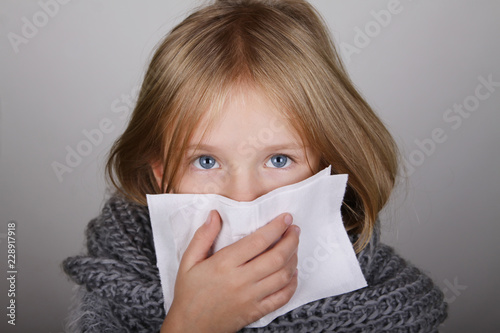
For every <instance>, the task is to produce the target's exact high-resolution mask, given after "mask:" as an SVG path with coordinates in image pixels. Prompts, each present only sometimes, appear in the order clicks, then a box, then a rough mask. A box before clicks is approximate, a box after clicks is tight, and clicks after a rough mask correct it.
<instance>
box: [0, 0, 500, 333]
mask: <svg viewBox="0 0 500 333" xmlns="http://www.w3.org/2000/svg"><path fill="white" fill-rule="evenodd" d="M201 3H202V1H185V0H182V1H180V0H175V1H172V0H169V1H165V0H161V1H160V0H150V1H131V0H127V1H125V0H106V1H104V0H99V1H98V0H85V1H83V0H73V1H68V0H64V1H63V0H59V2H56V0H41V1H34V0H32V1H18V0H1V2H0V32H1V36H0V102H1V103H0V135H1V146H0V248H1V252H0V253H1V255H0V272H1V273H0V277H2V276H4V278H0V300H1V301H0V305H1V306H0V309H2V310H0V331H2V332H62V331H63V321H64V317H65V316H66V314H67V309H68V306H69V305H70V302H71V295H72V288H73V284H72V283H71V282H69V281H68V279H67V278H66V276H65V275H64V274H63V273H62V270H61V265H60V263H61V261H62V260H63V259H64V258H65V257H67V256H71V255H76V254H78V253H80V252H81V251H82V250H83V246H84V228H85V226H86V224H87V223H88V221H89V220H90V219H91V218H93V217H94V216H96V215H97V214H98V213H99V211H100V208H101V207H102V204H103V200H104V198H105V196H106V191H105V182H104V176H103V174H104V172H103V162H104V160H105V156H106V153H107V151H108V150H109V148H110V145H111V144H112V142H113V140H114V139H115V138H116V137H117V136H118V135H119V134H120V133H121V132H122V131H123V128H124V125H125V123H126V121H127V117H128V115H129V114H130V112H131V111H132V109H133V105H134V96H135V95H136V90H137V86H138V85H139V84H140V83H141V79H142V77H143V74H144V70H145V67H146V65H147V63H148V60H149V59H150V56H151V51H152V49H153V48H154V46H155V45H156V43H157V42H158V41H159V40H160V39H161V37H162V36H163V35H164V34H165V33H166V32H167V31H168V30H169V29H170V28H172V27H173V25H174V24H176V23H178V22H180V20H182V19H183V18H184V17H185V16H186V14H187V13H188V12H189V11H190V10H191V9H192V8H194V7H195V6H197V5H200V4H201ZM312 3H313V4H314V5H315V6H316V7H317V8H318V9H319V11H320V12H321V13H322V15H323V16H324V17H325V19H326V21H327V22H328V25H329V27H330V29H331V31H332V34H333V36H334V38H335V40H336V42H337V45H338V47H339V49H340V50H341V54H342V57H343V59H344V61H345V64H346V67H347V69H348V71H349V73H350V75H351V76H352V79H353V81H354V82H355V84H356V86H357V87H358V89H359V90H360V91H361V93H362V94H363V95H364V96H365V97H366V99H367V101H368V102H369V103H370V104H371V105H372V106H373V108H374V109H375V110H376V111H377V112H378V114H379V115H380V117H381V118H382V119H383V120H384V122H385V123H386V124H387V126H388V128H389V129H390V131H391V132H392V134H393V135H394V137H395V138H396V140H397V142H398V144H399V145H400V148H401V152H402V156H403V158H404V160H405V161H406V165H407V177H405V178H404V179H402V181H401V183H402V186H400V187H399V188H398V189H397V190H396V191H395V193H394V196H393V200H392V202H391V204H390V205H389V206H388V207H387V208H386V209H385V210H384V212H383V214H382V215H383V232H384V238H383V239H384V241H385V242H387V243H390V244H392V245H393V246H395V248H396V250H397V251H398V252H399V253H400V254H401V255H402V256H404V257H405V258H407V259H408V260H409V261H411V262H412V263H414V264H415V265H417V266H418V267H420V268H422V269H423V270H424V271H425V272H426V273H427V274H429V275H430V276H431V277H432V278H433V279H434V281H435V283H436V284H437V285H439V286H440V287H441V288H442V289H443V291H444V293H445V297H446V299H447V300H448V301H449V304H450V307H449V319H448V320H447V321H446V323H445V325H444V326H442V328H441V331H442V332H496V331H497V327H498V325H497V317H498V314H499V313H500V311H499V310H500V307H499V305H498V300H499V299H500V293H499V288H498V283H497V282H498V274H499V271H500V261H499V260H498V257H497V255H498V254H499V253H500V245H499V244H500V239H499V232H500V223H499V222H500V200H499V198H500V154H499V153H500V151H499V148H498V147H499V144H500V134H499V131H498V126H499V124H500V115H499V111H500V110H499V108H500V107H499V106H500V83H499V82H500V67H499V59H500V41H499V35H498V33H499V31H500V2H498V1H494V0H490V1H486V0H478V1H466V0H440V1H431V0H419V1H417V0H414V1H411V0H400V1H396V0H390V1H388V0H376V1H331V0H316V1H312ZM55 4H58V5H57V6H56V5H55ZM387 13H390V15H387ZM487 81H490V83H486V84H485V83H484V82H487ZM491 82H493V83H491ZM460 108H461V111H460ZM96 130H98V131H99V132H100V133H101V134H102V136H99V135H95V136H94V137H93V138H94V139H93V141H91V140H89V139H88V138H87V136H88V135H89V133H94V134H95V133H96V132H95V131H96ZM72 152H73V153H72ZM75 152H76V153H77V154H78V157H77V156H74V155H75ZM68 155H69V157H68ZM67 159H68V160H67ZM61 166H65V168H64V167H61ZM12 220H13V221H16V226H17V227H16V259H17V262H16V265H17V267H16V269H17V271H18V273H17V280H16V326H15V327H13V326H11V325H8V324H7V320H8V318H7V316H6V314H7V309H6V307H7V305H8V301H9V298H8V296H7V293H8V289H9V285H8V283H7V280H6V278H5V277H6V276H7V266H6V265H7V235H6V234H7V223H8V222H9V221H12Z"/></svg>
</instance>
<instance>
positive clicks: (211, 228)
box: [179, 210, 222, 270]
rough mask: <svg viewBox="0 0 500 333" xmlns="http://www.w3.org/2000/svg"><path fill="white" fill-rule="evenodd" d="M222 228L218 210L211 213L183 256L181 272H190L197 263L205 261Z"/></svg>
mask: <svg viewBox="0 0 500 333" xmlns="http://www.w3.org/2000/svg"><path fill="white" fill-rule="evenodd" d="M221 228H222V223H221V218H220V215H219V213H218V212H217V211H216V210H212V211H210V213H209V214H208V218H207V220H206V221H205V223H203V225H202V226H201V227H199V228H198V230H196V232H195V233H194V236H193V239H192V240H191V242H190V243H189V245H188V247H187V249H186V252H184V255H183V256H182V260H181V263H180V267H179V270H181V269H182V270H189V269H191V267H193V266H194V265H196V264H197V263H199V262H201V261H203V260H205V259H206V258H207V257H208V255H209V254H210V250H211V248H212V245H213V243H214V241H215V238H216V237H217V235H218V234H219V232H220V230H221Z"/></svg>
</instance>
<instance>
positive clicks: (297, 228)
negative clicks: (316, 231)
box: [293, 225, 300, 235]
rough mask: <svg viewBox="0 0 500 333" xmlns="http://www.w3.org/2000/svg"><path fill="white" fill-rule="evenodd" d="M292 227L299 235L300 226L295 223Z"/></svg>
mask: <svg viewBox="0 0 500 333" xmlns="http://www.w3.org/2000/svg"><path fill="white" fill-rule="evenodd" d="M293 229H294V231H295V232H296V233H297V235H300V227H299V226H298V225H296V226H295V228H293Z"/></svg>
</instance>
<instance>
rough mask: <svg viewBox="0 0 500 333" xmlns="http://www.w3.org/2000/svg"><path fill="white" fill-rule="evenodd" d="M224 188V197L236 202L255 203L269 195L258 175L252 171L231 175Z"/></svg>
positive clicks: (240, 171)
mask: <svg viewBox="0 0 500 333" xmlns="http://www.w3.org/2000/svg"><path fill="white" fill-rule="evenodd" d="M224 187H225V188H224V191H223V192H224V194H223V195H224V196H226V197H228V198H230V199H232V200H235V201H253V200H255V199H257V198H258V197H260V196H261V195H264V194H266V193H267V190H266V188H265V185H264V184H263V182H262V180H261V179H260V177H259V175H258V173H257V172H255V171H251V170H239V171H237V172H233V173H231V175H230V176H229V178H228V181H227V182H226V184H225V186H224Z"/></svg>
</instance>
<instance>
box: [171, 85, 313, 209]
mask: <svg viewBox="0 0 500 333" xmlns="http://www.w3.org/2000/svg"><path fill="white" fill-rule="evenodd" d="M204 124H205V121H204V120H203V119H202V121H201V124H200V126H199V127H198V129H196V130H195V132H194V135H193V138H192V140H191V141H190V147H189V148H188V150H187V153H186V155H185V160H184V163H183V170H181V174H182V172H184V174H183V177H182V178H181V180H180V182H179V185H178V187H177V188H176V192H177V193H215V194H220V195H223V196H226V197H228V198H230V199H233V200H236V201H252V200H254V199H256V198H258V197H259V196H261V195H263V194H266V193H267V192H269V191H271V190H273V189H276V188H278V187H281V186H284V185H289V184H293V183H296V182H299V181H301V180H304V179H306V178H308V177H310V176H312V175H313V174H314V173H315V172H316V171H318V168H319V155H318V154H317V153H316V152H314V151H313V150H312V149H311V148H310V147H304V146H303V144H302V141H301V140H300V138H299V137H298V135H297V133H296V132H295V131H294V130H293V129H291V128H290V127H289V125H288V124H287V121H286V120H285V118H284V117H283V116H282V115H281V114H280V112H278V110H276V108H275V107H274V106H273V104H272V103H270V102H269V101H267V100H266V98H265V97H264V96H263V95H262V94H259V93H258V92H256V91H255V90H253V89H246V91H245V88H241V89H234V90H233V93H231V95H230V97H229V98H228V101H227V102H226V104H225V105H224V106H223V109H222V116H221V118H220V119H219V120H217V121H216V122H215V123H214V124H213V127H212V129H211V130H210V131H209V132H207V133H205V135H204V137H202V135H203V129H204V128H206V126H205V125H204ZM198 143H199V146H198V147H197V144H198ZM197 148H198V149H197ZM306 155H307V158H306ZM308 162H309V164H308ZM311 168H312V170H313V171H311Z"/></svg>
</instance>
